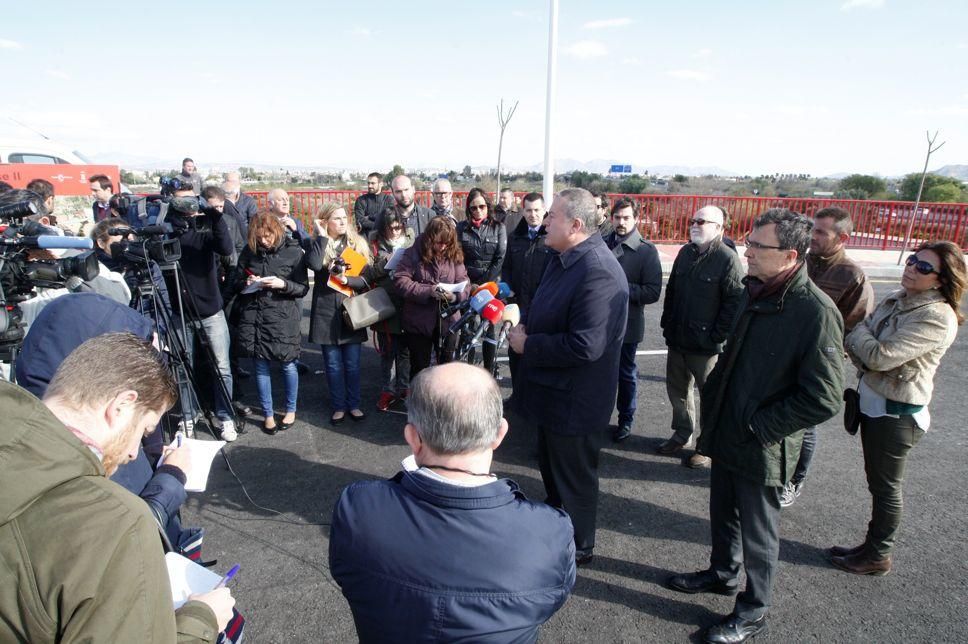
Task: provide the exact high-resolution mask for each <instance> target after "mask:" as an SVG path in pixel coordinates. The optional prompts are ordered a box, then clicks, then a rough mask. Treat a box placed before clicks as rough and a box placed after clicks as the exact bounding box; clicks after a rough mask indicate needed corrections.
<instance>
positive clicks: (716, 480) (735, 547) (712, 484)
mask: <svg viewBox="0 0 968 644" xmlns="http://www.w3.org/2000/svg"><path fill="white" fill-rule="evenodd" d="M782 490H783V488H780V487H769V486H766V485H761V484H759V483H754V482H753V481H750V480H749V479H745V478H743V477H741V476H739V475H737V474H735V473H733V472H731V471H730V470H728V469H726V468H725V467H723V466H722V465H718V464H717V462H716V459H715V458H714V459H713V464H712V472H711V474H710V480H709V527H710V530H711V532H712V543H713V549H712V554H711V555H710V557H709V563H710V569H711V570H712V571H713V572H714V573H716V575H717V576H718V577H719V578H720V579H721V580H723V581H732V580H735V579H736V578H737V577H738V576H739V567H740V566H741V565H743V566H745V568H746V589H745V590H743V592H741V593H740V594H739V595H737V596H736V607H735V608H734V609H733V613H734V614H736V615H738V616H740V617H742V618H743V619H750V620H755V619H759V618H760V617H762V616H763V615H765V614H766V611H767V609H768V608H769V607H770V600H771V598H772V596H773V575H774V573H775V572H776V563H777V560H778V559H779V556H780V492H781V491H782Z"/></svg>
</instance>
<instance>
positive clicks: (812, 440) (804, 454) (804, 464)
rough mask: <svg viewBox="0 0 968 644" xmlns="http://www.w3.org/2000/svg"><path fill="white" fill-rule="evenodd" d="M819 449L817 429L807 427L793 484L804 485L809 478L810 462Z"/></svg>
mask: <svg viewBox="0 0 968 644" xmlns="http://www.w3.org/2000/svg"><path fill="white" fill-rule="evenodd" d="M816 449H817V427H816V425H814V426H813V427H807V428H806V429H805V430H804V432H803V446H802V447H801V448H800V460H798V461H797V468H796V469H795V470H793V478H792V479H790V481H791V482H792V483H796V484H800V483H803V479H805V478H807V470H809V469H810V462H811V461H813V453H814V452H815V451H816Z"/></svg>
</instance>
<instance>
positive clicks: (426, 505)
mask: <svg viewBox="0 0 968 644" xmlns="http://www.w3.org/2000/svg"><path fill="white" fill-rule="evenodd" d="M573 534H574V533H573V529H572V525H571V520H570V519H569V518H568V515H567V514H565V513H564V512H563V511H561V510H557V509H554V508H552V507H550V506H547V505H545V504H543V503H535V502H533V501H529V500H528V499H526V498H525V496H524V494H523V493H522V492H521V491H520V489H519V488H518V486H517V485H516V484H515V483H514V482H513V481H510V480H508V479H501V480H498V481H494V482H493V483H488V484H487V485H482V486H479V487H458V486H455V485H448V484H447V483H444V482H440V481H435V480H433V479H430V478H429V477H426V476H424V475H423V474H419V473H416V472H401V473H399V474H398V475H397V476H395V477H394V478H392V479H391V480H389V481H361V482H359V483H354V484H353V485H350V486H349V487H347V488H346V489H345V490H343V493H342V494H341V495H340V498H339V500H338V501H337V502H336V508H335V509H334V511H333V522H332V528H331V529H330V537H329V567H330V570H331V571H332V573H333V579H335V580H336V583H338V584H339V586H340V588H341V589H342V591H343V595H344V596H345V597H346V600H347V601H348V602H349V605H350V608H351V609H352V611H353V620H354V621H355V622H356V634H357V636H358V637H359V640H360V641H361V642H502V643H503V642H534V641H535V640H536V639H537V637H538V628H539V627H540V626H541V624H543V623H544V622H546V621H547V620H548V619H549V618H550V617H551V616H552V615H554V613H555V611H557V610H558V609H559V608H561V606H562V605H563V604H564V603H565V600H566V599H567V598H568V595H569V594H570V593H571V589H572V586H574V583H575V543H574V536H573Z"/></svg>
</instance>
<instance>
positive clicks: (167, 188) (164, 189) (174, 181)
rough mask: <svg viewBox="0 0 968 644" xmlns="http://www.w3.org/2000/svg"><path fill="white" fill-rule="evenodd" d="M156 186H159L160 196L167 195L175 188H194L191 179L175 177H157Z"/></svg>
mask: <svg viewBox="0 0 968 644" xmlns="http://www.w3.org/2000/svg"><path fill="white" fill-rule="evenodd" d="M158 186H159V187H160V188H161V196H163V197H168V196H170V195H172V194H174V192H175V191H176V190H194V189H195V187H194V186H193V185H192V182H191V180H188V181H185V180H184V179H180V178H178V177H177V176H176V177H161V178H160V179H158Z"/></svg>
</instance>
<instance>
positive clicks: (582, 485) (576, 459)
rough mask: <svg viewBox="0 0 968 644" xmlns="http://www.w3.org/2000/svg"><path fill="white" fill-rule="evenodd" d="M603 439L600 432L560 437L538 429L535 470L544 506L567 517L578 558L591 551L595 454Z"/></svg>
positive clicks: (595, 502) (595, 511)
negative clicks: (556, 510)
mask: <svg viewBox="0 0 968 644" xmlns="http://www.w3.org/2000/svg"><path fill="white" fill-rule="evenodd" d="M603 435H604V432H593V433H591V434H583V435H580V436H564V435H561V434H555V433H554V432H552V431H550V430H549V429H548V428H547V427H541V426H539V427H538V467H539V468H540V469H541V480H542V481H543V482H544V486H545V492H546V493H547V495H548V497H547V498H546V499H545V503H547V504H548V505H550V506H553V507H556V508H561V509H563V510H564V511H565V512H567V513H568V515H569V516H570V517H571V523H572V525H573V526H574V528H575V550H576V551H577V554H579V555H580V554H584V553H587V552H591V550H592V548H594V547H595V521H596V517H597V514H598V454H599V452H600V451H601V449H602V443H603V438H602V437H603Z"/></svg>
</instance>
